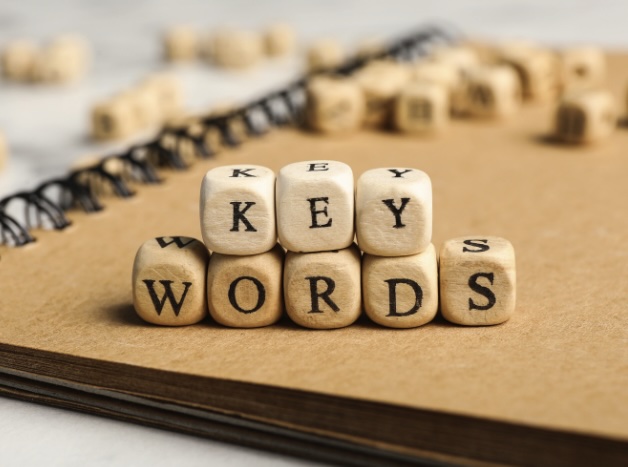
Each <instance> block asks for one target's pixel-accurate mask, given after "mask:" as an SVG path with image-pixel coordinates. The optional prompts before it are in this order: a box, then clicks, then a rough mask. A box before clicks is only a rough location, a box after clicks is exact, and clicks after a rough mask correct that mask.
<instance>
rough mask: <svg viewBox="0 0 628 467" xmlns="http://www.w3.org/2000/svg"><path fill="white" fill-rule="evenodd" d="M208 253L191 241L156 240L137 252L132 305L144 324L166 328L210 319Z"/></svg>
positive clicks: (163, 238) (200, 245)
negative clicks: (206, 287)
mask: <svg viewBox="0 0 628 467" xmlns="http://www.w3.org/2000/svg"><path fill="white" fill-rule="evenodd" d="M208 261H209V253H208V252H207V248H205V245H203V244H202V243H201V242H199V241H198V240H196V239H194V238H190V237H157V238H154V239H151V240H148V241H147V242H145V243H144V244H142V246H141V247H140V248H139V250H138V251H137V254H136V255H135V261H134V263H133V304H134V306H135V311H136V312H137V314H138V315H139V317H140V318H142V319H143V320H144V321H147V322H149V323H153V324H160V325H164V326H185V325H189V324H194V323H198V322H199V321H201V320H202V319H203V318H204V317H205V316H206V315H207V303H206V292H205V285H206V284H205V274H206V270H207V262H208Z"/></svg>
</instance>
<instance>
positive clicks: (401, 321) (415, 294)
mask: <svg viewBox="0 0 628 467" xmlns="http://www.w3.org/2000/svg"><path fill="white" fill-rule="evenodd" d="M362 288H363V291H364V311H365V312H366V314H367V316H368V317H369V318H371V320H373V321H374V322H376V323H377V324H381V325H382V326H386V327H390V328H413V327H417V326H421V325H423V324H426V323H429V322H430V321H432V320H433V319H434V317H435V316H436V313H437V311H438V266H437V262H436V250H435V249H434V245H432V244H430V245H429V247H428V248H427V249H426V250H425V251H424V252H422V253H419V254H418V255H410V256H401V257H398V258H394V257H386V256H373V255H368V254H365V255H364V258H363V261H362Z"/></svg>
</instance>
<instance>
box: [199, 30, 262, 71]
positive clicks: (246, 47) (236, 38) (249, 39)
mask: <svg viewBox="0 0 628 467" xmlns="http://www.w3.org/2000/svg"><path fill="white" fill-rule="evenodd" d="M263 49H264V44H263V41H262V38H261V37H260V35H259V34H256V33H254V32H250V31H239V30H235V29H223V30H220V31H217V32H216V33H214V34H213V35H212V36H211V37H210V39H209V43H208V48H207V51H206V55H207V57H208V58H209V59H210V61H211V62H212V63H214V64H215V65H217V66H219V67H223V68H228V69H234V70H235V69H245V68H252V67H254V66H256V65H258V64H259V62H260V61H261V59H262V56H263V53H264V50H263Z"/></svg>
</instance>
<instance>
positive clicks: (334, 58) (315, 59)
mask: <svg viewBox="0 0 628 467" xmlns="http://www.w3.org/2000/svg"><path fill="white" fill-rule="evenodd" d="M344 59H345V51H344V49H343V48H342V46H341V45H340V44H339V43H338V42H336V41H334V40H332V39H321V40H319V41H317V42H314V43H313V44H311V45H310V47H309V48H308V50H307V68H308V70H309V71H310V72H313V71H320V70H329V69H331V68H335V67H337V66H340V65H341V64H342V62H343V60H344Z"/></svg>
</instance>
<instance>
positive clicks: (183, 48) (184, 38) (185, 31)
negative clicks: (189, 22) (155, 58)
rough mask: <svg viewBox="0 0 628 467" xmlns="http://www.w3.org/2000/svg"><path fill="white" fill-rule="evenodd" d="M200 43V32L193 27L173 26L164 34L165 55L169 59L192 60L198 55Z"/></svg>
mask: <svg viewBox="0 0 628 467" xmlns="http://www.w3.org/2000/svg"><path fill="white" fill-rule="evenodd" d="M198 44H199V40H198V33H197V32H196V31H195V30H194V29H193V28H191V27H187V26H177V27H174V28H171V29H170V30H168V31H167V32H166V34H165V36H164V56H165V58H166V60H168V61H182V62H185V61H192V60H194V59H195V58H196V57H197V56H198Z"/></svg>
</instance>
